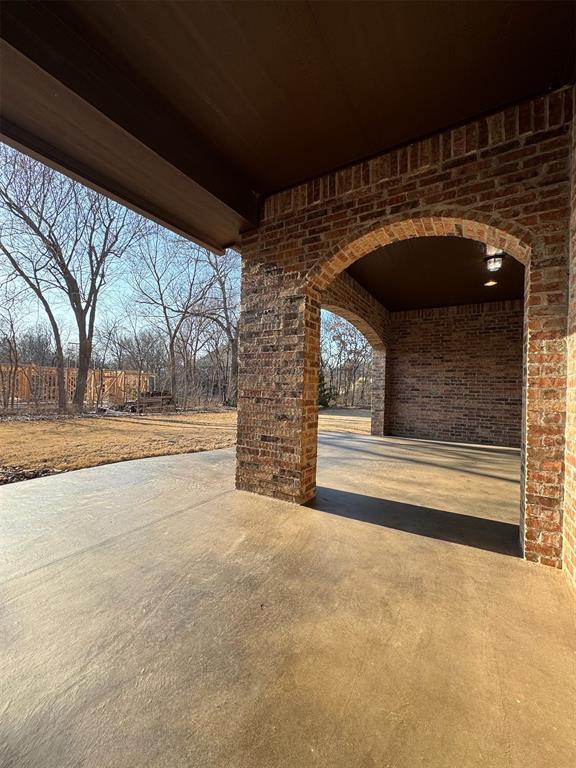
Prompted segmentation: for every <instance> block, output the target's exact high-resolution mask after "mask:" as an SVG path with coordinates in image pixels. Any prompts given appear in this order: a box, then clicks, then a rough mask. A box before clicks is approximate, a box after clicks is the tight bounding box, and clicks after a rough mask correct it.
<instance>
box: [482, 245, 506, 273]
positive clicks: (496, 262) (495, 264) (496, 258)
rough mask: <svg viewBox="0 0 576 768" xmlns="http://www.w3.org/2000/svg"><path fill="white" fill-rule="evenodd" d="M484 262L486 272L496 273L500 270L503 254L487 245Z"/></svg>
mask: <svg viewBox="0 0 576 768" xmlns="http://www.w3.org/2000/svg"><path fill="white" fill-rule="evenodd" d="M484 261H485V262H486V269H487V270H488V272H498V270H499V269H501V268H502V262H503V261H504V254H503V253H502V251H500V250H498V248H495V247H494V246H493V245H487V246H486V256H485V257H484Z"/></svg>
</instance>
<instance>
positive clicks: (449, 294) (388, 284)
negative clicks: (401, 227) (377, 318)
mask: <svg viewBox="0 0 576 768" xmlns="http://www.w3.org/2000/svg"><path fill="white" fill-rule="evenodd" d="M483 257H484V245H483V244H482V243H478V242H476V241H474V240H466V239H463V238H460V237H416V238H413V239H411V240H403V241H402V242H400V243H392V244H391V245H387V246H384V247H383V248H379V249H378V250H376V251H373V252H372V253H369V254H368V255H367V256H364V258H362V259H359V260H358V261H357V262H355V263H354V264H352V266H350V267H348V272H349V274H350V275H352V277H353V278H354V279H355V280H356V281H357V282H359V283H360V285H362V286H363V287H364V288H366V290H368V291H369V292H370V293H371V294H372V295H373V296H374V297H375V298H376V299H378V301H380V302H381V304H383V305H384V306H385V307H387V308H388V309H389V310H391V311H398V310H403V309H422V308H426V307H450V306H456V305H459V304H480V303H482V302H486V301H504V300H505V299H521V298H522V296H523V295H524V267H523V266H522V264H520V262H519V261H516V259H514V258H512V257H511V256H506V257H505V259H504V263H503V266H502V269H501V270H500V271H499V272H498V273H495V274H491V273H489V272H488V271H487V269H486V265H485V263H484V258H483ZM490 279H494V280H496V281H497V285H495V286H492V287H486V286H484V283H485V282H487V281H488V280H490Z"/></svg>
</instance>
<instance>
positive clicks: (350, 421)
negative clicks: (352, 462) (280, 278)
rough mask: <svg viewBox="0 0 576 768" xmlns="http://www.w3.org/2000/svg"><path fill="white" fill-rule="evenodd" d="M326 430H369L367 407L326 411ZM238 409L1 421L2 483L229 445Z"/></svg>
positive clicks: (323, 415)
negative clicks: (361, 409) (213, 411)
mask: <svg viewBox="0 0 576 768" xmlns="http://www.w3.org/2000/svg"><path fill="white" fill-rule="evenodd" d="M319 428H320V429H321V430H324V431H331V432H334V431H337V432H359V433H363V434H368V433H369V431H370V423H369V418H368V412H367V411H360V410H330V411H322V413H321V414H320V417H319ZM235 442H236V411H233V410H229V411H224V412H218V413H210V412H203V413H177V414H154V415H149V416H138V415H128V414H126V415H122V416H102V417H94V418H76V419H74V418H70V419H60V420H38V421H0V484H2V482H13V481H14V480H24V479H28V478H30V477H37V476H39V475H41V474H51V473H52V472H54V471H56V472H62V471H66V470H71V469H82V468H83V467H94V466H97V465H98V464H111V463H113V462H117V461H127V460H129V459H141V458H144V457H146V456H165V455H168V454H174V453H195V452H197V451H211V450H214V449H215V448H228V447H230V446H232V445H234V443H235Z"/></svg>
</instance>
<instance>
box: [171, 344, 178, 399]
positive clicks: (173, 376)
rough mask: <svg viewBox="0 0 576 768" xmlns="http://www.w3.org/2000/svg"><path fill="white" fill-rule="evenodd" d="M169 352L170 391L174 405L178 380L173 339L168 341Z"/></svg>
mask: <svg viewBox="0 0 576 768" xmlns="http://www.w3.org/2000/svg"><path fill="white" fill-rule="evenodd" d="M169 354H170V390H171V393H172V400H173V401H174V406H176V405H177V396H176V388H177V385H178V382H177V380H176V351H175V348H174V340H171V341H170V346H169Z"/></svg>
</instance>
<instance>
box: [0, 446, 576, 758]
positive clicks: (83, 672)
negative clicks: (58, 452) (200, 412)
mask: <svg viewBox="0 0 576 768" xmlns="http://www.w3.org/2000/svg"><path fill="white" fill-rule="evenodd" d="M518 466H519V461H518V454H517V452H516V451H511V450H505V449H491V448H486V447H479V448H471V447H461V446H454V445H439V444H434V443H425V442H418V441H410V440H401V439H393V438H371V437H368V436H358V435H351V434H345V433H332V434H324V435H323V436H322V437H321V452H320V462H319V473H318V482H319V486H320V487H319V492H318V499H317V501H316V503H315V505H313V506H310V507H297V506H293V505H291V504H287V503H283V502H276V501H273V500H270V499H265V498H261V497H257V496H252V495H249V494H246V493H240V492H236V491H234V489H233V475H234V451H233V450H232V449H227V450H222V451H216V452H212V453H203V454H194V455H182V456H171V457H162V458H154V459H143V460H140V461H135V462H128V463H124V464H116V465H112V466H106V467H98V468H95V469H87V470H81V471H78V472H73V473H69V474H65V475H61V476H57V477H49V478H45V479H41V480H33V481H30V482H26V483H20V484H17V485H14V486H7V487H4V488H2V489H0V525H1V529H0V534H1V545H2V557H1V582H2V583H1V587H0V589H1V605H2V611H1V614H0V638H1V640H0V766H2V768H8V766H10V768H12V767H13V768H28V767H29V768H32V767H34V768H72V766H74V768H76V766H82V768H128V766H130V767H131V768H144V767H145V766H153V767H154V768H160V767H162V768H196V767H198V768H269V767H272V766H274V768H292V767H294V768H307V767H308V766H323V767H325V768H355V767H357V768H386V767H388V768H415V767H416V766H420V765H422V766H437V767H438V768H466V767H467V766H483V767H484V766H486V767H488V768H498V767H499V766H502V767H504V766H506V768H515V767H518V768H520V767H522V768H524V766H527V765H529V766H531V768H540V767H542V768H544V767H545V766H546V767H548V766H550V765H554V766H556V768H568V766H571V765H574V764H575V760H576V755H575V752H574V739H573V736H574V730H573V729H574V726H573V722H574V716H575V714H576V713H575V711H574V694H575V690H576V687H575V679H576V674H575V666H574V657H573V651H574V622H573V616H574V613H573V607H574V606H573V602H572V596H571V593H570V591H569V589H568V586H567V582H566V580H565V577H564V575H563V574H561V573H559V572H556V571H553V570H551V569H548V568H543V567H537V566H534V565H532V564H530V563H526V562H524V561H522V560H521V559H519V558H518V557H517V550H516V536H517V529H516V527H515V526H516V525H517V522H518V495H519V487H518Z"/></svg>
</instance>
